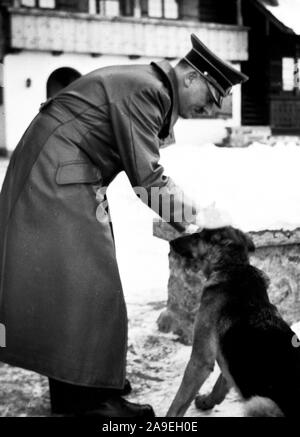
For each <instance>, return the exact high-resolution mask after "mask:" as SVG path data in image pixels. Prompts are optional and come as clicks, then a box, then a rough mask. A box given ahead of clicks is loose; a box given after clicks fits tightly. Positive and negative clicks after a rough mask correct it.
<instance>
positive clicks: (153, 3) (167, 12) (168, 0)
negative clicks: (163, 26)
mask: <svg viewBox="0 0 300 437" xmlns="http://www.w3.org/2000/svg"><path fill="white" fill-rule="evenodd" d="M178 15H179V14H178V1H177V0H148V16H149V17H153V18H170V19H177V18H178Z"/></svg>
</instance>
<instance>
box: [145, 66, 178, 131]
mask: <svg viewBox="0 0 300 437" xmlns="http://www.w3.org/2000/svg"><path fill="white" fill-rule="evenodd" d="M151 65H154V66H155V67H156V68H157V69H158V70H159V71H160V73H162V75H163V76H164V77H165V78H166V79H167V83H168V87H169V89H170V90H171V100H172V106H171V109H170V112H169V115H168V121H167V126H166V128H167V129H168V132H170V131H172V129H173V127H174V124H175V123H176V121H177V120H178V104H179V102H178V85H177V78H176V74H175V71H174V68H173V67H172V65H171V64H170V63H169V62H168V61H166V60H163V61H160V62H151Z"/></svg>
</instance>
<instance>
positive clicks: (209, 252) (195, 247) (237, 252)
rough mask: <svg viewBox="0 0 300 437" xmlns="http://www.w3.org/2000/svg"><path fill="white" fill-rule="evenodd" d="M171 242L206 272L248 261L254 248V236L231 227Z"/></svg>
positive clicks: (172, 245)
mask: <svg viewBox="0 0 300 437" xmlns="http://www.w3.org/2000/svg"><path fill="white" fill-rule="evenodd" d="M170 244H171V247H172V249H173V250H174V251H175V252H176V253H178V254H179V255H181V256H183V257H184V258H187V259H189V260H193V261H194V262H195V263H196V265H197V268H201V270H202V271H203V272H204V274H206V275H209V274H210V272H211V271H212V270H213V269H214V268H216V267H222V266H224V265H226V264H245V263H248V262H249V253H250V252H254V250H255V246H254V243H253V241H252V240H251V238H250V237H249V236H248V235H246V234H244V233H243V232H242V231H240V230H239V229H236V228H233V227H231V226H226V227H224V228H219V229H204V230H203V231H201V232H197V233H195V234H189V235H185V236H183V237H179V238H177V239H175V240H173V241H171V243H170Z"/></svg>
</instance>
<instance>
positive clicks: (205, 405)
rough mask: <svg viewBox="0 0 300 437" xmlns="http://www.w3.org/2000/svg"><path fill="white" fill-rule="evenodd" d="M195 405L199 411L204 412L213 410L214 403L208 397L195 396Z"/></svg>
mask: <svg viewBox="0 0 300 437" xmlns="http://www.w3.org/2000/svg"><path fill="white" fill-rule="evenodd" d="M195 405H196V408H198V409H199V410H202V411H206V410H211V409H212V408H214V406H215V403H214V402H213V400H212V398H211V397H210V395H197V396H196V398H195Z"/></svg>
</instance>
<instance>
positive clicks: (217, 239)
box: [210, 226, 255, 252]
mask: <svg viewBox="0 0 300 437" xmlns="http://www.w3.org/2000/svg"><path fill="white" fill-rule="evenodd" d="M210 241H211V243H213V244H218V245H221V246H227V247H229V246H231V247H233V246H235V247H240V248H247V251H248V252H254V251H255V245H254V243H253V241H252V239H251V238H250V236H249V235H248V234H245V233H244V232H242V231H240V230H239V229H236V228H233V227H232V226H226V227H224V228H220V229H216V230H215V231H214V233H213V234H212V235H211V237H210Z"/></svg>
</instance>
